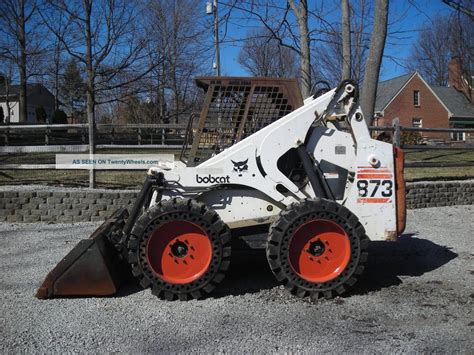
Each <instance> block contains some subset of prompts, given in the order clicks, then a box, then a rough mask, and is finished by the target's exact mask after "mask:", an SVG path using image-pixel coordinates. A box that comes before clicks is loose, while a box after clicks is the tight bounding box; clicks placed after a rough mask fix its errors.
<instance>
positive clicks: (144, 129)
mask: <svg viewBox="0 0 474 355" xmlns="http://www.w3.org/2000/svg"><path fill="white" fill-rule="evenodd" d="M189 129H190V127H189V125H187V124H129V125H113V124H98V125H97V126H96V132H97V133H96V137H97V138H96V142H97V145H96V148H98V149H110V150H116V149H121V150H136V149H155V150H162V151H167V150H170V149H171V150H181V149H182V147H186V145H185V144H184V143H185V142H186V140H188V139H190V138H189V133H191V132H189ZM369 129H370V130H371V131H379V132H390V135H391V139H392V141H393V144H394V145H396V146H399V147H401V148H402V149H405V150H439V149H442V150H446V149H454V150H474V140H472V141H469V142H468V141H466V142H463V143H460V142H451V143H449V142H447V143H440V142H438V143H437V144H423V145H403V144H402V139H401V137H402V132H438V133H465V134H466V133H469V134H472V135H474V129H468V128H415V127H403V126H400V125H399V124H398V121H397V120H395V122H394V125H393V126H371V127H369ZM87 132H88V125H87V124H56V125H9V126H2V125H0V139H1V137H3V143H4V145H3V146H0V153H4V154H15V153H80V152H84V153H86V152H88V149H89V146H88V140H87V137H88V134H87ZM187 134H188V135H187ZM406 166H407V167H412V168H418V167H419V168H422V167H460V166H474V161H467V162H466V161H464V162H408V163H407V164H406ZM54 168H55V165H54V164H1V163H0V169H4V170H17V169H54Z"/></svg>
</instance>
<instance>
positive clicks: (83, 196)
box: [0, 180, 474, 223]
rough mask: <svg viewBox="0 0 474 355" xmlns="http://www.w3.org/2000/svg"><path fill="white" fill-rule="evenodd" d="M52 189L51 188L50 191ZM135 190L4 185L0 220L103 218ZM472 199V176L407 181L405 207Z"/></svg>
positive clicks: (132, 197)
mask: <svg viewBox="0 0 474 355" xmlns="http://www.w3.org/2000/svg"><path fill="white" fill-rule="evenodd" d="M12 189H13V188H12ZM51 190H52V191H51ZM137 195H138V191H126V192H114V191H110V190H109V191H107V190H101V191H87V190H84V189H82V190H81V189H73V188H71V189H64V188H62V189H57V190H56V189H54V188H49V190H47V191H41V189H39V190H36V189H35V188H34V187H31V186H27V187H25V188H24V189H19V188H18V187H15V188H14V191H9V190H8V187H7V186H3V187H1V190H0V222H5V221H6V222H53V223H56V222H57V223H71V222H86V221H103V220H104V219H106V218H107V217H108V216H109V215H110V214H111V213H112V212H113V211H114V210H116V209H117V208H119V207H122V206H128V205H130V204H132V203H133V202H134V201H135V199H136V197H137ZM473 203H474V180H469V181H451V182H416V183H408V184H407V207H408V208H423V207H436V206H450V205H470V204H473Z"/></svg>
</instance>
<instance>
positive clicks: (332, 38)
mask: <svg viewBox="0 0 474 355" xmlns="http://www.w3.org/2000/svg"><path fill="white" fill-rule="evenodd" d="M348 10H349V21H350V26H349V27H350V38H349V39H348V40H347V39H346V42H348V43H346V45H347V46H348V47H349V46H350V50H347V48H346V53H344V43H343V42H344V40H343V37H344V36H346V35H344V32H346V34H347V27H346V30H345V31H344V28H343V27H344V26H342V25H343V24H334V25H333V27H332V29H330V31H328V33H326V34H325V35H324V36H323V38H322V42H323V44H322V45H321V46H320V47H318V48H316V51H317V52H318V53H319V58H318V60H319V63H320V66H319V70H320V72H321V76H322V77H323V78H324V80H325V81H327V82H329V83H330V84H331V85H333V86H334V85H337V84H338V83H339V82H340V81H341V80H343V79H347V78H351V79H353V80H355V81H356V82H357V83H358V84H361V82H362V79H363V77H364V68H365V61H366V59H367V53H368V49H369V42H370V33H369V24H370V20H369V18H370V17H371V14H370V13H371V11H370V10H371V9H370V7H369V6H367V5H366V3H365V0H359V1H352V2H351V6H349V9H348ZM341 14H342V11H341ZM342 22H345V20H344V19H343V21H342ZM346 26H347V25H346ZM345 58H346V59H345ZM344 65H346V68H345V70H346V71H347V70H349V69H350V72H349V73H350V74H349V75H347V73H346V74H344V73H343V72H344Z"/></svg>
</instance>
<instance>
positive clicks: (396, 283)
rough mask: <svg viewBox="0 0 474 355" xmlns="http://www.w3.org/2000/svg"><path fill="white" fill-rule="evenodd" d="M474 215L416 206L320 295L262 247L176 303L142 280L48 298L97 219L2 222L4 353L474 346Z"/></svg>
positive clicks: (473, 210) (468, 209) (470, 210)
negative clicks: (308, 292)
mask: <svg viewBox="0 0 474 355" xmlns="http://www.w3.org/2000/svg"><path fill="white" fill-rule="evenodd" d="M473 215H474V206H453V207H443V208H427V209H420V210H411V211H409V212H408V217H409V220H408V227H407V231H406V232H405V235H404V236H402V237H401V239H400V240H399V241H398V242H396V243H388V242H374V243H372V245H371V247H370V249H371V250H370V251H371V257H370V260H369V265H368V268H367V272H366V273H365V276H364V278H363V279H362V280H361V281H360V282H359V283H358V284H357V287H356V288H355V289H354V290H353V291H352V292H351V293H350V294H348V295H346V296H344V297H341V298H336V299H334V300H329V301H327V300H321V301H318V302H315V303H312V302H310V301H309V300H300V299H297V298H295V297H293V296H291V295H289V294H288V293H287V292H286V291H285V290H284V289H283V288H282V287H281V286H278V285H277V284H276V283H275V281H274V279H273V277H272V274H271V272H270V271H269V268H268V267H267V265H266V262H265V258H264V254H262V253H261V252H254V253H245V254H242V253H239V254H236V256H235V257H234V258H233V259H234V260H233V267H232V270H231V272H230V274H229V276H228V277H227V279H226V280H225V281H224V284H223V285H222V287H220V288H219V290H218V292H217V293H215V294H214V295H213V297H211V298H208V299H205V300H201V301H189V302H166V301H162V300H159V299H157V298H155V297H154V296H152V295H151V292H150V291H149V290H141V289H139V288H138V287H136V286H134V285H129V286H127V287H126V288H125V289H124V290H123V291H121V293H120V294H119V295H117V296H116V297H110V298H70V299H53V300H46V301H40V300H37V299H36V298H34V293H35V289H36V288H37V287H38V286H39V284H40V283H41V282H42V280H43V278H44V276H45V275H46V274H47V272H48V271H49V270H50V269H51V268H52V267H53V266H54V265H55V264H56V263H57V262H58V261H59V260H60V259H61V258H62V257H63V256H64V255H65V254H66V252H67V251H69V250H70V249H71V248H72V247H73V246H74V245H75V243H76V242H77V241H78V240H79V239H80V238H81V237H85V236H87V235H89V234H90V233H91V232H92V231H93V230H94V228H95V227H96V226H97V224H96V223H78V224H74V225H71V224H55V225H47V224H6V223H5V224H0V271H1V275H2V276H1V280H0V295H1V298H2V299H3V301H2V302H1V303H0V336H1V338H2V341H1V342H0V352H1V353H12V352H15V353H17V352H20V353H23V352H34V353H44V352H48V353H50V352H64V351H68V352H87V353H97V352H100V353H103V352H126V353H129V352H133V353H137V352H139V353H155V352H186V353H188V352H200V353H203V352H217V351H226V352H238V353H242V352H249V351H252V352H289V351H291V352H295V351H296V352H298V351H305V352H318V353H319V352H335V353H342V352H349V353H360V352H368V353H374V352H376V353H385V352H388V351H390V352H427V353H431V352H449V353H451V352H465V353H470V352H471V351H472V349H473V348H474V341H473V329H474V319H473V311H472V310H473V302H474V293H473V287H472V286H473V284H474V283H473V277H474V263H473V260H474V253H473V250H474V248H473V246H474V241H473V233H472V230H473V229H474V228H473V227H474V220H473Z"/></svg>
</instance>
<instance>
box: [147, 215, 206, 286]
mask: <svg viewBox="0 0 474 355" xmlns="http://www.w3.org/2000/svg"><path fill="white" fill-rule="evenodd" d="M145 253H146V260H147V262H148V264H149V266H150V268H151V269H152V271H153V272H154V273H155V274H156V275H157V276H158V277H159V278H161V279H162V280H163V281H165V282H169V283H173V284H186V283H190V282H193V281H195V280H196V279H198V278H199V277H201V276H202V275H203V274H204V273H205V272H206V270H207V269H208V268H209V264H210V263H211V258H212V244H211V241H210V240H209V237H208V235H207V233H206V232H205V231H204V230H203V229H202V228H201V227H199V226H198V225H196V224H194V223H191V222H189V221H185V220H176V221H171V222H166V223H164V224H162V225H160V226H159V227H158V228H156V229H155V230H154V231H153V234H152V235H151V236H150V238H149V240H148V243H147V245H146V250H145Z"/></svg>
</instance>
